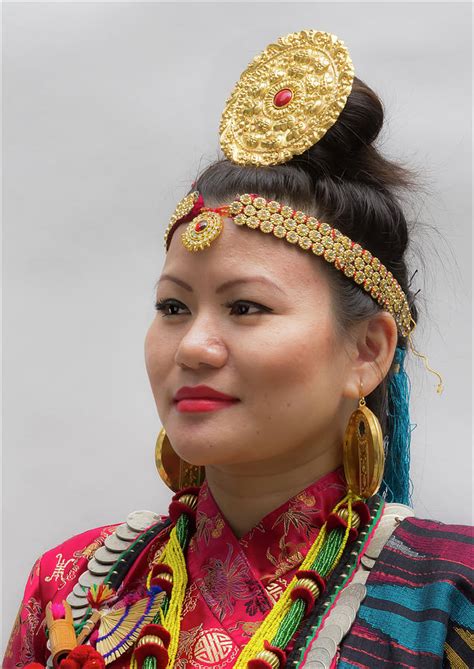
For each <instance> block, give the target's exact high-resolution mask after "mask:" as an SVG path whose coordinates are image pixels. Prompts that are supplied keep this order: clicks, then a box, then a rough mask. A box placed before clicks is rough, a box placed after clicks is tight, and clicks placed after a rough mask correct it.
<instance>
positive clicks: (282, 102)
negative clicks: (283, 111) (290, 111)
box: [273, 88, 293, 108]
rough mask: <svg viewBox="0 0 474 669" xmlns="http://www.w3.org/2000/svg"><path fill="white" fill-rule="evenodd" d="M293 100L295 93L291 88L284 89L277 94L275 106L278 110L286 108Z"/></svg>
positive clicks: (274, 101)
mask: <svg viewBox="0 0 474 669" xmlns="http://www.w3.org/2000/svg"><path fill="white" fill-rule="evenodd" d="M292 98H293V91H291V90H290V89H289V88H282V89H281V91H278V93H275V97H274V98H273V104H274V105H275V107H278V108H281V107H286V105H287V104H289V103H290V102H291V100H292Z"/></svg>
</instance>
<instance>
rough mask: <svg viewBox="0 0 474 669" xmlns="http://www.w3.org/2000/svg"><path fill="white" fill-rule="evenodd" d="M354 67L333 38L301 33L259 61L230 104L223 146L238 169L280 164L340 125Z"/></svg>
mask: <svg viewBox="0 0 474 669" xmlns="http://www.w3.org/2000/svg"><path fill="white" fill-rule="evenodd" d="M353 80H354V68H353V65H352V61H351V58H350V56H349V52H348V51H347V48H346V47H345V45H344V43H343V42H342V41H341V40H339V39H338V38H337V37H336V36H335V35H331V34H330V33H326V32H318V31H315V30H303V31H301V32H297V33H291V34H290V35H286V36H285V37H280V39H278V40H277V41H276V42H275V43H273V44H270V45H269V46H268V47H267V48H266V49H265V50H264V51H263V52H262V53H260V54H259V55H258V56H256V57H255V58H254V59H253V60H252V62H251V63H250V65H249V66H248V67H247V69H246V70H245V71H244V72H243V73H242V75H241V77H240V80H239V81H238V82H237V84H236V85H235V88H234V90H233V91H232V93H231V95H230V97H229V99H228V100H227V103H226V106H225V109H224V112H223V114H222V118H221V124H220V141H221V147H222V150H223V152H224V154H225V155H226V157H227V158H228V159H229V160H231V161H232V162H234V163H238V164H239V165H256V166H260V165H277V164H279V163H284V162H286V161H288V160H290V159H291V158H292V157H293V156H295V155H299V154H301V153H303V152H304V151H306V150H307V149H309V148H310V147H311V146H312V145H313V144H315V143H316V142H317V141H319V140H320V139H321V137H323V135H324V134H325V133H326V132H327V130H329V128H330V127H331V126H332V125H333V124H334V123H335V122H336V121H337V119H338V117H339V114H340V113H341V111H342V110H343V109H344V106H345V104H346V100H347V98H348V96H349V94H350V92H351V90H352V82H353Z"/></svg>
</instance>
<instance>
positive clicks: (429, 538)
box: [389, 517, 474, 572]
mask: <svg viewBox="0 0 474 669" xmlns="http://www.w3.org/2000/svg"><path fill="white" fill-rule="evenodd" d="M473 538H474V528H473V527H471V526H469V525H450V524H446V523H441V522H439V521H435V520H426V519H421V518H415V517H412V518H406V519H405V520H404V521H403V522H402V523H401V524H400V525H399V527H398V528H397V529H396V530H395V532H394V534H393V536H392V538H391V540H390V542H389V543H390V545H391V546H392V547H393V548H395V549H397V550H399V551H400V552H401V553H402V554H403V553H406V554H408V555H412V556H413V557H415V556H417V557H418V558H420V559H425V560H429V561H431V562H437V563H439V565H440V567H441V566H442V565H443V564H445V566H446V568H447V569H448V570H449V571H451V570H453V569H454V571H456V567H455V565H458V567H459V569H458V570H457V571H459V572H460V571H462V568H463V567H466V568H467V569H468V570H470V571H472V569H474V551H473Z"/></svg>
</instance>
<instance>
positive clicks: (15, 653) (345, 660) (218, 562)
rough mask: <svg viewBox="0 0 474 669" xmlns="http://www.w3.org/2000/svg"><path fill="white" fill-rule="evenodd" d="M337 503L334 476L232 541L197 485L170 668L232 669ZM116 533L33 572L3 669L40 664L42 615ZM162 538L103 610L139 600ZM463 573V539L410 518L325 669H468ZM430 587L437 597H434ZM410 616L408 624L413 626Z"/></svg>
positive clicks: (464, 531)
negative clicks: (176, 641)
mask: <svg viewBox="0 0 474 669" xmlns="http://www.w3.org/2000/svg"><path fill="white" fill-rule="evenodd" d="M345 492H346V483H345V481H344V478H343V475H342V471H341V470H340V469H339V470H336V471H334V472H331V473H330V474H328V475H326V476H324V477H323V478H321V479H319V480H318V481H317V482H315V483H313V484H312V485H310V486H308V487H307V488H306V489H305V490H304V491H302V492H301V493H299V494H298V495H296V496H295V497H293V498H292V499H290V500H289V501H287V502H286V503H285V504H283V505H281V506H280V507H279V508H277V509H276V510H274V511H272V512H271V513H269V514H268V515H267V516H266V517H265V518H263V520H261V521H260V522H259V523H258V525H256V526H255V527H254V528H253V529H252V530H251V531H250V532H249V533H248V534H246V535H245V536H243V537H242V538H241V539H237V538H236V536H235V535H234V533H233V531H232V529H231V528H230V526H229V525H228V523H227V522H226V520H225V518H224V517H223V516H222V514H221V513H220V511H219V508H218V507H217V505H216V502H215V500H214V499H213V497H212V494H211V492H210V490H209V488H208V486H207V484H206V483H204V485H203V486H202V487H201V488H200V491H199V496H198V503H197V509H196V529H195V532H194V534H193V536H192V538H191V541H190V544H189V547H188V550H187V553H186V565H187V571H188V585H187V590H186V596H185V599H184V604H183V609H182V621H181V631H180V637H179V646H178V653H177V656H176V660H175V664H174V666H175V667H177V668H178V669H188V668H189V669H191V668H193V669H194V668H196V669H209V667H215V668H217V669H228V668H230V667H232V666H234V662H235V660H236V658H237V656H238V654H239V652H240V650H241V649H242V647H243V646H244V645H245V644H246V643H247V642H248V640H249V639H250V637H251V636H252V634H253V632H254V631H255V630H256V628H257V627H258V626H259V625H260V623H261V622H262V621H263V620H264V619H265V617H266V616H267V615H268V613H269V612H270V610H271V608H272V606H273V604H274V603H275V602H276V601H278V599H279V597H280V596H281V594H282V592H283V591H284V589H285V588H286V586H287V585H288V584H289V582H290V581H291V579H292V578H293V576H294V575H295V573H296V571H297V570H298V567H299V565H300V564H301V562H302V561H303V559H304V557H305V556H306V553H307V551H308V549H309V547H310V546H311V544H312V543H313V542H314V540H315V539H316V537H317V535H318V532H319V530H320V528H321V526H322V525H323V523H324V522H325V520H326V518H327V516H328V515H329V513H330V512H331V510H332V509H333V508H334V506H335V505H336V504H337V502H338V501H339V500H340V499H342V497H343V496H344V495H345ZM118 525H119V524H114V525H108V526H104V527H99V528H96V529H93V530H89V531H87V532H83V533H82V534H79V535H76V536H74V537H72V538H70V539H67V540H66V541H65V542H64V543H62V544H60V545H59V546H57V547H55V548H53V549H51V550H49V551H47V552H46V553H44V555H43V556H42V557H41V558H40V559H38V560H37V562H36V563H35V564H34V566H33V568H32V570H31V573H30V575H29V577H28V581H27V584H26V588H25V593H24V598H23V601H22V604H21V607H20V610H19V612H18V616H17V619H16V621H15V624H14V627H13V630H12V635H11V638H10V641H9V643H8V646H7V649H6V653H5V657H4V660H3V664H2V666H3V667H4V669H12V668H13V667H23V666H24V665H26V664H28V663H30V662H40V663H42V664H46V661H47V658H48V656H49V651H48V649H47V647H46V642H47V638H46V634H45V608H46V605H47V603H48V602H49V601H52V602H61V601H62V600H64V599H66V597H67V595H68V594H69V593H70V592H71V591H72V589H73V588H74V586H75V585H76V584H77V583H78V579H79V577H80V576H81V574H83V573H84V572H85V571H87V565H88V562H89V561H90V560H91V559H92V558H93V556H94V553H95V552H96V551H97V550H98V549H100V548H101V547H102V546H103V545H104V542H105V540H106V539H107V537H108V536H109V535H111V534H113V533H114V531H115V529H116V528H117V527H118ZM169 531H170V527H169V526H168V527H165V528H164V529H163V530H162V531H161V532H160V533H159V534H158V535H157V536H156V537H155V538H154V539H153V540H152V541H151V543H150V544H148V546H147V547H146V548H145V549H144V550H143V551H142V553H141V555H140V557H139V558H138V559H137V560H136V562H135V563H134V564H133V566H132V568H131V569H130V571H129V572H128V573H127V575H126V577H125V579H124V581H123V583H122V586H121V587H120V589H119V594H120V598H119V600H118V601H117V602H116V604H114V607H113V608H121V607H124V606H125V605H127V604H129V605H132V604H133V603H134V602H136V601H138V600H140V599H142V598H144V597H146V596H147V589H146V582H145V581H146V577H147V574H148V572H149V570H150V568H151V564H152V562H153V559H154V558H155V557H156V556H157V555H159V553H160V552H161V551H162V550H163V547H164V545H165V544H166V541H167V539H168V536H169ZM435 546H436V548H434V547H435ZM469 546H470V549H469V548H468V547H469ZM453 551H454V552H453ZM454 555H455V558H454ZM472 561H473V560H472V533H471V531H470V528H463V527H461V526H448V525H442V524H441V523H431V521H418V520H416V519H414V518H409V519H407V520H405V521H403V522H402V523H401V525H400V526H399V528H398V529H397V530H396V532H395V533H394V535H392V537H391V539H390V540H389V542H388V544H387V545H386V547H385V548H384V549H383V550H382V553H381V555H380V557H379V559H378V560H377V562H376V564H375V566H374V567H373V569H372V571H371V572H370V577H369V579H368V580H367V583H366V585H367V597H366V599H365V601H364V602H363V605H362V606H361V608H360V609H359V613H358V615H357V617H356V620H355V623H354V624H353V625H352V627H351V630H350V632H349V634H348V635H347V636H346V637H345V639H344V641H343V643H342V645H341V647H340V648H339V650H338V653H337V656H336V658H335V660H334V661H333V662H332V663H331V665H330V666H331V667H334V666H336V665H337V666H338V667H341V669H346V668H349V667H361V668H363V667H391V666H392V667H395V666H396V667H399V666H400V667H445V666H447V667H449V666H453V667H469V666H474V664H470V663H469V662H470V660H468V658H469V657H471V659H472V655H471V656H470V655H469V652H471V651H469V644H472V636H471V637H470V639H471V641H470V642H469V638H468V636H467V635H469V634H471V632H470V629H472V627H473V626H474V613H473V607H472V597H473V595H472V593H473V589H472V574H470V570H471V569H472V566H473V565H472ZM436 585H439V586H442V587H440V589H439V590H438V591H436V590H435V589H434V588H435V586H436ZM384 588H385V589H384ZM387 588H388V590H387ZM390 588H391V589H390ZM425 610H426V611H428V613H427V614H426V616H424V615H423V611H425ZM413 611H416V614H414V615H411V614H412V613H413ZM433 611H435V613H434V614H433ZM426 634H428V637H429V638H428V637H426ZM131 653H132V649H129V650H127V651H126V652H124V653H123V654H122V655H121V656H120V657H118V658H117V659H115V660H114V661H112V662H110V663H109V664H108V665H107V666H110V667H111V669H119V668H124V667H129V666H130V658H131ZM458 660H461V662H464V664H460V663H459V662H458ZM451 662H452V664H451ZM292 666H296V664H295V665H292ZM298 666H303V665H298ZM307 666H311V664H310V662H309V661H308V665H307ZM314 666H322V665H314ZM327 666H329V664H328V665H327Z"/></svg>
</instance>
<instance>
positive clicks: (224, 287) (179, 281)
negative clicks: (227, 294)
mask: <svg viewBox="0 0 474 669" xmlns="http://www.w3.org/2000/svg"><path fill="white" fill-rule="evenodd" d="M166 280H168V281H173V282H174V283H177V284H178V286H181V287H182V288H184V289H185V290H188V291H189V292H190V293H192V292H193V289H192V287H191V286H190V285H189V283H186V282H185V281H183V280H182V279H178V277H176V276H173V275H172V274H162V275H161V277H160V278H159V279H158V281H157V282H156V284H155V288H157V287H158V284H159V283H160V282H161V281H166ZM245 283H263V284H265V285H267V286H271V287H272V288H276V290H278V291H279V292H280V293H283V295H286V293H285V291H284V290H283V289H282V288H281V287H280V286H279V285H278V284H276V283H274V282H273V281H272V280H271V279H267V277H265V276H246V277H241V278H240V279H231V280H230V281H226V282H225V283H222V284H221V285H220V286H219V288H217V289H216V294H219V293H223V292H224V291H225V290H228V289H229V288H232V286H237V285H240V284H245Z"/></svg>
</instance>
